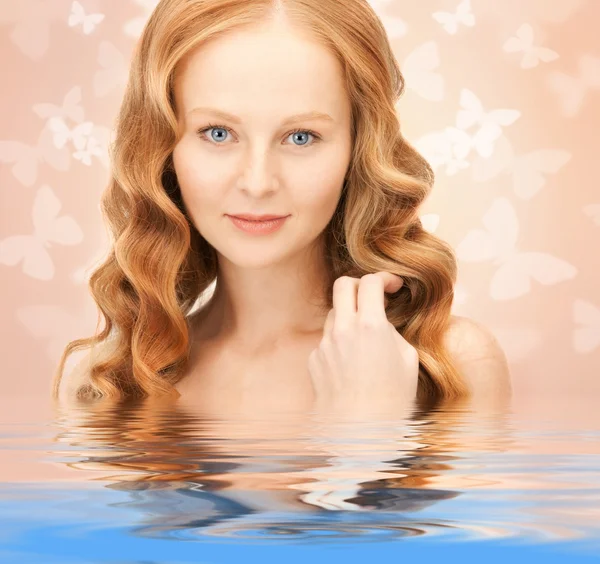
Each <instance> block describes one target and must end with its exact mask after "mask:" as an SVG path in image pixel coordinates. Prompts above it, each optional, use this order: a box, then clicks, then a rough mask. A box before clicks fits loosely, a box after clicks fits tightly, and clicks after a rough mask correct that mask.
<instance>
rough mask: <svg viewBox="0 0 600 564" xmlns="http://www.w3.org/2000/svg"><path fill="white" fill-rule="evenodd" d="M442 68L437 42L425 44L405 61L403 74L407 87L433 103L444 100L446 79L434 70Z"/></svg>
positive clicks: (411, 53) (412, 52)
mask: <svg viewBox="0 0 600 564" xmlns="http://www.w3.org/2000/svg"><path fill="white" fill-rule="evenodd" d="M439 66H440V56H439V52H438V45H437V43H436V42H435V41H428V42H427V43H423V44H422V45H420V46H419V47H417V48H416V49H414V50H413V51H411V52H410V53H409V54H408V56H407V57H406V58H405V59H404V64H403V65H402V72H403V74H404V78H405V79H406V87H407V88H410V89H412V90H414V91H415V92H416V93H417V94H418V95H419V96H421V97H422V98H425V99H426V100H430V101H432V102H439V101H440V100H443V99H444V77H443V76H442V74H441V73H439V72H434V69H436V68H438V67H439Z"/></svg>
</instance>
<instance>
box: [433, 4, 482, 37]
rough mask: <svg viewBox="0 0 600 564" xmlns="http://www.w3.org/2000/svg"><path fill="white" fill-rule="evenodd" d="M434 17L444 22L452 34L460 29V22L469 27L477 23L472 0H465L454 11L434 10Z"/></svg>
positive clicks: (443, 24)
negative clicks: (472, 10)
mask: <svg viewBox="0 0 600 564" xmlns="http://www.w3.org/2000/svg"><path fill="white" fill-rule="evenodd" d="M431 16H432V17H433V19H434V20H435V21H436V22H438V23H441V24H442V27H443V28H444V29H445V30H446V31H447V32H448V33H449V34H450V35H454V34H456V32H457V31H458V26H459V24H461V23H462V24H463V25H466V26H469V27H473V26H474V25H475V16H474V14H473V12H471V0H463V1H462V2H461V3H460V4H459V5H458V6H457V7H456V11H455V12H454V13H451V12H434V13H433V14H431Z"/></svg>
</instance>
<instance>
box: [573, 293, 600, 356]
mask: <svg viewBox="0 0 600 564" xmlns="http://www.w3.org/2000/svg"><path fill="white" fill-rule="evenodd" d="M573 321H574V322H575V323H577V324H578V325H580V327H576V328H575V330H574V331H573V348H574V349H575V350H576V351H577V352H578V353H588V352H590V351H592V350H594V349H595V348H597V347H598V345H600V308H598V307H597V306H595V305H594V304H592V303H590V302H586V301H585V300H575V301H574V302H573Z"/></svg>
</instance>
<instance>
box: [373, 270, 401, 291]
mask: <svg viewBox="0 0 600 564" xmlns="http://www.w3.org/2000/svg"><path fill="white" fill-rule="evenodd" d="M375 274H376V275H377V276H379V277H381V278H382V279H383V291H384V292H386V293H388V294H394V293H395V292H397V291H398V290H399V289H400V288H402V286H403V284H404V280H403V279H402V277H401V276H398V275H397V274H392V273H391V272H385V271H381V272H376V273H375Z"/></svg>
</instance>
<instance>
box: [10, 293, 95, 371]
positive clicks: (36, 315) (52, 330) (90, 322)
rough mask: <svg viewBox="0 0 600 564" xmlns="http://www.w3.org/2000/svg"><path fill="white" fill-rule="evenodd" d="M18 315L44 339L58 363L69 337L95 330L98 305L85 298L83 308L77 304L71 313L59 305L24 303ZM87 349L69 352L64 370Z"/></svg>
mask: <svg viewBox="0 0 600 564" xmlns="http://www.w3.org/2000/svg"><path fill="white" fill-rule="evenodd" d="M15 316H16V318H17V319H18V321H19V322H20V323H21V325H22V326H23V327H25V329H26V330H27V332H28V333H29V334H30V335H32V337H34V338H35V339H37V340H41V341H44V343H45V351H46V353H47V355H48V357H49V358H50V359H51V360H52V362H53V363H58V360H59V359H60V355H61V354H62V352H63V350H64V348H65V345H66V344H67V343H68V342H69V341H72V340H73V339H78V338H81V337H83V336H85V337H87V336H91V335H93V334H94V333H95V332H96V321H97V307H96V306H95V302H94V301H93V300H91V299H86V300H85V303H84V306H83V311H81V307H78V311H77V313H76V314H73V313H69V312H68V311H66V309H65V308H64V307H62V306H59V305H53V304H52V305H42V304H39V305H25V306H21V307H19V308H18V309H17V310H16V312H15ZM86 353H87V349H84V350H83V351H77V352H74V353H73V354H72V355H70V356H69V357H68V359H67V362H66V364H65V374H66V373H68V372H69V371H70V370H71V369H72V368H73V367H74V366H75V365H77V364H78V362H80V361H81V359H82V358H84V357H85V355H86ZM55 366H56V364H55Z"/></svg>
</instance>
